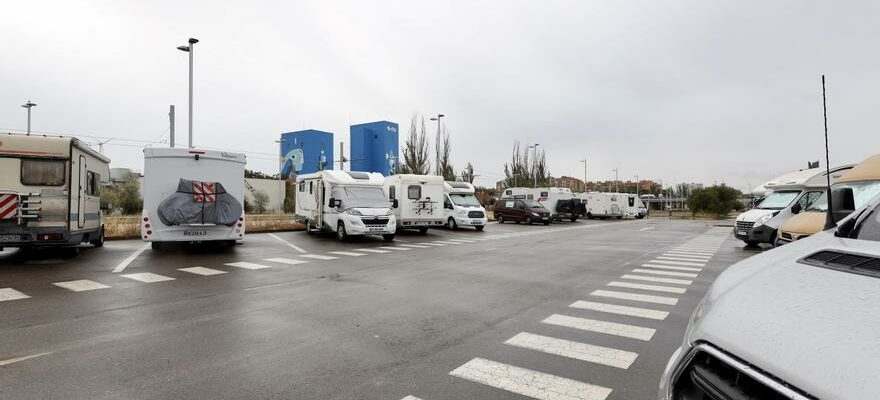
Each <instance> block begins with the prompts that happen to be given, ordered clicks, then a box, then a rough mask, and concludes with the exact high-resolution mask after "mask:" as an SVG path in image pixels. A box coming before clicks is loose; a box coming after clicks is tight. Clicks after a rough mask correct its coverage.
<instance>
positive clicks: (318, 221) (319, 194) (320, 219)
mask: <svg viewBox="0 0 880 400" xmlns="http://www.w3.org/2000/svg"><path fill="white" fill-rule="evenodd" d="M313 190H314V191H313V192H312V195H313V196H315V204H316V205H317V206H318V207H316V208H315V209H316V210H318V212H316V213H315V214H316V215H315V226H317V227H318V228H323V227H324V181H322V180H320V179H318V180H316V181H315V187H314V189H313Z"/></svg>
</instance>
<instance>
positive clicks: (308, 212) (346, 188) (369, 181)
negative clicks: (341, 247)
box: [294, 170, 397, 242]
mask: <svg viewBox="0 0 880 400" xmlns="http://www.w3.org/2000/svg"><path fill="white" fill-rule="evenodd" d="M384 182H385V178H384V177H383V176H382V174H379V173H375V172H373V173H368V172H346V171H334V170H324V171H320V172H315V173H311V174H305V175H300V176H297V177H296V189H295V195H294V197H295V200H294V204H295V207H294V209H295V213H296V219H297V220H298V221H299V222H302V223H303V224H305V225H306V232H307V233H313V232H335V233H336V238H337V239H338V240H340V241H344V240H346V239H347V238H348V237H349V236H356V235H381V236H382V238H383V239H385V240H386V241H389V242H390V241H392V240H394V233H395V231H396V230H397V221H396V219H395V218H394V211H392V207H393V205H394V202H393V201H388V199H386V198H385V192H384V191H383V190H382V184H383V183H384Z"/></svg>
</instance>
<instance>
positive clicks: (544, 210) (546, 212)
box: [529, 207, 550, 214]
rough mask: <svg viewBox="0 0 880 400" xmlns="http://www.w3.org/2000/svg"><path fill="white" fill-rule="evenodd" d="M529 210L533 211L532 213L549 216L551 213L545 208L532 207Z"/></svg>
mask: <svg viewBox="0 0 880 400" xmlns="http://www.w3.org/2000/svg"><path fill="white" fill-rule="evenodd" d="M529 210H532V212H535V213H538V214H549V213H550V211H547V209H546V208H544V207H532V208H530V209H529Z"/></svg>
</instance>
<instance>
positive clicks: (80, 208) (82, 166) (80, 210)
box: [76, 155, 88, 229]
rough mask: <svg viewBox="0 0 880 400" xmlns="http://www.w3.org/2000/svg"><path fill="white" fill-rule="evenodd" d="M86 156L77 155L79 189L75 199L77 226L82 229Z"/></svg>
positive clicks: (84, 222) (86, 181) (84, 203)
mask: <svg viewBox="0 0 880 400" xmlns="http://www.w3.org/2000/svg"><path fill="white" fill-rule="evenodd" d="M87 183H88V178H87V177H86V156H82V155H81V156H79V191H78V192H77V194H78V196H77V199H76V203H77V210H78V218H77V226H78V227H79V228H80V229H82V228H83V227H85V225H86V184H87Z"/></svg>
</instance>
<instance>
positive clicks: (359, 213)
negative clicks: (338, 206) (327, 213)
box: [345, 208, 364, 215]
mask: <svg viewBox="0 0 880 400" xmlns="http://www.w3.org/2000/svg"><path fill="white" fill-rule="evenodd" d="M345 212H347V213H349V214H351V215H364V214H362V213H361V212H360V211H358V210H355V209H354V208H349V209H348V210H345Z"/></svg>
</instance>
